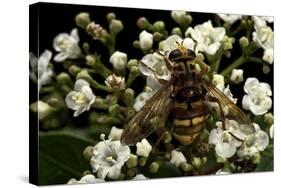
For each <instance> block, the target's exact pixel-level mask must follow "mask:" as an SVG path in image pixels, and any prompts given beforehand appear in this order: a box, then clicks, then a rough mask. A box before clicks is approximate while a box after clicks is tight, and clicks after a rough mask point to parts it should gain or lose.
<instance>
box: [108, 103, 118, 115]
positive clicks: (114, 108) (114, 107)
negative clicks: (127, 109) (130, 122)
mask: <svg viewBox="0 0 281 188" xmlns="http://www.w3.org/2000/svg"><path fill="white" fill-rule="evenodd" d="M108 111H109V113H110V114H111V115H113V116H118V114H119V113H120V106H119V104H114V105H112V106H110V107H109V109H108Z"/></svg>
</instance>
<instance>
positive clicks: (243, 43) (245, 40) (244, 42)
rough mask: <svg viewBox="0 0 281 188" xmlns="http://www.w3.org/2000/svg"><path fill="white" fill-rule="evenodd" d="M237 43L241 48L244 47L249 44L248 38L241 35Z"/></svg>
mask: <svg viewBox="0 0 281 188" xmlns="http://www.w3.org/2000/svg"><path fill="white" fill-rule="evenodd" d="M239 44H240V46H241V47H242V48H245V47H247V46H248V45H249V39H248V38H247V37H245V36H243V37H241V38H240V39H239Z"/></svg>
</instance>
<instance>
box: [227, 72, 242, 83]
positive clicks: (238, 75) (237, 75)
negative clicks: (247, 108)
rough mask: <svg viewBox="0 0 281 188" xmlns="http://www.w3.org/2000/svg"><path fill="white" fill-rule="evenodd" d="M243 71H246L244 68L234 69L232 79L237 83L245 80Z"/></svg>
mask: <svg viewBox="0 0 281 188" xmlns="http://www.w3.org/2000/svg"><path fill="white" fill-rule="evenodd" d="M243 72H244V71H243V70H242V69H233V70H232V72H231V76H230V80H231V81H232V82H233V83H235V84H239V83H240V82H243V80H244V79H243Z"/></svg>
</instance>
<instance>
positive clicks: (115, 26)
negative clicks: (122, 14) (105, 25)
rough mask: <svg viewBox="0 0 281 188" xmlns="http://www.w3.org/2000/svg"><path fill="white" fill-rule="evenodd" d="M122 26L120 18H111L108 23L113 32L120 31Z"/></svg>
mask: <svg viewBox="0 0 281 188" xmlns="http://www.w3.org/2000/svg"><path fill="white" fill-rule="evenodd" d="M123 28H124V26H123V23H122V21H121V20H116V19H113V20H111V22H110V25H109V29H110V31H112V32H113V33H119V32H120V31H122V30H123Z"/></svg>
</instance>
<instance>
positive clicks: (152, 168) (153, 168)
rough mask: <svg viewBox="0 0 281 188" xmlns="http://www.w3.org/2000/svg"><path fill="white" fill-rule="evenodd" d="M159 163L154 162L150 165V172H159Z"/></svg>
mask: <svg viewBox="0 0 281 188" xmlns="http://www.w3.org/2000/svg"><path fill="white" fill-rule="evenodd" d="M159 167H160V165H159V163H158V162H152V163H151V164H150V165H149V172H151V173H157V172H158V170H159Z"/></svg>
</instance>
